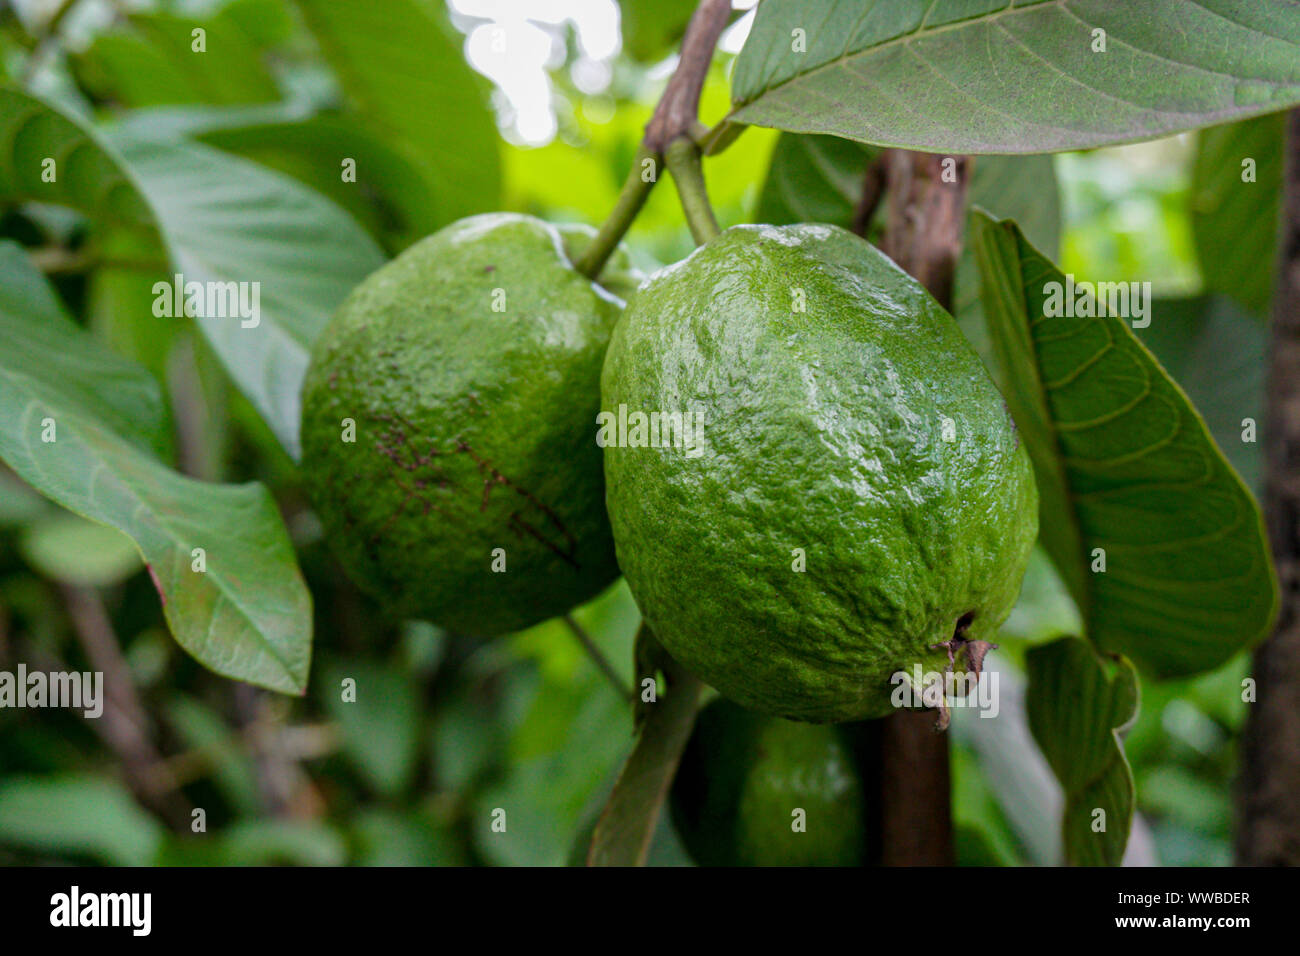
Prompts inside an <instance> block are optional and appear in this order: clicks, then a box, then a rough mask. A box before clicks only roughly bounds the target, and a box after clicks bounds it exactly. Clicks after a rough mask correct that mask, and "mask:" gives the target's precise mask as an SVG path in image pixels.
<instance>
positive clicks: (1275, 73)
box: [728, 0, 1300, 153]
mask: <svg viewBox="0 0 1300 956" xmlns="http://www.w3.org/2000/svg"><path fill="white" fill-rule="evenodd" d="M1098 29H1101V30H1104V31H1105V52H1094V46H1095V45H1096V43H1097V40H1096V39H1095V34H1094V31H1096V30H1098ZM732 99H733V103H734V108H733V111H732V113H731V114H730V116H729V117H728V119H729V121H730V122H732V123H747V124H751V125H757V126H773V127H776V128H777V129H785V130H790V131H793V132H801V133H832V134H834V135H836V136H844V137H847V138H849V139H855V140H858V141H859V142H864V143H879V144H882V145H886V146H905V147H908V148H910V149H923V150H927V151H933V152H961V153H1035V152H1054V151H1058V150H1071V149H1084V148H1088V147H1092V146H1100V145H1103V144H1110V143H1124V142H1133V141H1136V140H1141V139H1150V138H1154V137H1158V136H1165V135H1168V134H1170V133H1175V132H1178V131H1180V130H1187V129H1195V128H1197V127H1201V126H1211V125H1214V124H1216V123H1224V122H1227V121H1229V120H1233V119H1241V118H1245V117H1248V116H1254V115H1256V114H1260V113H1267V112H1272V111H1275V110H1279V109H1283V108H1285V107H1287V106H1290V105H1292V104H1295V103H1297V102H1300V8H1298V7H1296V6H1295V5H1294V4H1290V3H1282V2H1278V0H1257V2H1252V3H1244V2H1230V0H1145V2H1143V3H1115V2H1113V0H1022V2H1020V3H1016V4H1008V3H1006V2H1005V0H926V2H922V0H907V2H898V0H894V2H890V3H885V2H880V0H854V2H848V0H764V2H763V3H762V4H760V5H759V8H758V12H757V15H756V16H755V19H754V25H753V29H752V30H751V32H750V35H749V38H748V40H747V41H746V43H745V47H744V49H743V50H742V51H741V54H740V57H739V59H737V61H736V69H735V73H734V76H733V79H732Z"/></svg>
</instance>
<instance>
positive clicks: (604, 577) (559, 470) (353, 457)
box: [302, 214, 622, 636]
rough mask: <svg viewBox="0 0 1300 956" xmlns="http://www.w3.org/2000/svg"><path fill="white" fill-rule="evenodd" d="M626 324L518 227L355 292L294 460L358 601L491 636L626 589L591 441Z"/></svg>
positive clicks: (331, 336) (450, 246)
mask: <svg viewBox="0 0 1300 956" xmlns="http://www.w3.org/2000/svg"><path fill="white" fill-rule="evenodd" d="M569 238H570V242H572V241H574V239H575V238H577V239H578V240H579V241H580V240H581V236H578V235H577V234H575V233H573V232H572V230H570V231H569ZM621 308H622V301H621V300H620V299H619V298H617V297H616V296H614V295H612V294H611V293H609V292H608V291H606V290H605V289H604V288H603V287H601V286H600V285H597V284H596V283H594V282H592V281H591V280H589V279H587V278H586V277H584V276H582V275H580V274H579V273H578V272H576V271H575V270H574V268H573V266H572V265H571V264H570V261H569V258H568V256H567V255H566V253H565V249H564V237H563V236H562V234H561V232H560V231H558V230H557V229H556V228H555V227H553V226H550V225H548V224H546V223H543V222H541V221H540V220H537V219H533V218H530V217H527V216H520V215H513V214H491V215H483V216H474V217H471V218H468V219H464V220H461V221H459V222H456V223H454V224H452V225H450V226H448V227H446V228H445V229H443V230H441V231H439V232H438V233H436V234H434V235H432V236H430V237H428V238H426V239H424V240H422V241H421V242H419V243H417V244H416V245H414V246H412V247H411V248H410V249H408V250H406V251H405V252H404V253H402V254H401V255H400V256H398V257H397V258H396V259H394V260H393V261H392V262H390V263H388V264H387V265H385V266H383V267H382V268H380V269H379V270H378V271H376V272H375V273H374V274H373V275H371V276H370V277H368V278H367V279H366V280H365V281H363V282H362V283H361V284H360V285H359V286H358V287H357V288H356V289H355V290H354V291H353V292H352V294H351V295H350V296H349V297H348V299H347V300H346V301H345V302H344V303H343V305H342V306H341V307H340V309H339V311H338V314H337V315H336V316H335V317H334V319H333V320H332V321H331V323H330V324H329V326H328V328H327V329H326V330H325V331H324V332H323V333H322V335H321V336H320V338H319V340H318V341H317V342H316V345H315V347H314V349H313V352H312V359H311V365H310V367H309V369H308V372H307V376H306V380H305V382H304V385H303V397H302V447H303V473H304V475H305V476H306V483H307V489H308V493H309V495H310V498H311V500H312V502H313V504H314V505H315V507H316V510H317V512H318V513H319V515H320V517H321V520H322V522H323V524H324V526H325V530H326V533H327V536H328V538H329V540H330V542H331V544H332V545H333V547H334V549H335V551H336V552H337V554H338V555H339V558H340V559H341V561H342V563H343V565H344V567H345V568H346V570H347V571H348V572H349V574H350V575H351V576H352V577H353V578H354V579H355V580H356V581H357V583H358V584H360V585H361V586H362V587H363V588H364V589H365V590H367V591H368V592H370V593H371V594H373V595H375V596H376V597H378V598H379V599H380V600H381V601H383V603H384V605H385V606H386V607H387V608H388V609H389V610H391V611H392V612H393V613H394V614H397V615H404V616H413V617H423V618H427V619H429V620H431V621H433V622H434V623H436V624H439V625H441V626H443V627H447V628H450V629H453V630H457V631H461V632H465V633H470V634H475V635H479V636H491V635H495V634H501V633H505V632H508V631H513V630H518V629H520V628H524V627H527V626H529V625H531V624H535V623H537V622H539V621H542V620H545V619H547V618H549V617H553V616H555V615H557V614H560V613H563V612H565V611H567V610H569V609H570V608H572V607H574V606H575V605H577V604H580V603H581V602H583V601H585V600H587V599H588V598H591V597H592V596H594V595H595V594H596V593H598V592H599V591H600V590H601V589H602V588H604V587H605V586H606V585H607V584H609V583H610V582H611V581H613V580H614V578H615V577H616V576H617V573H618V569H617V566H616V565H615V562H614V553H613V542H612V540H611V537H610V530H609V524H608V519H607V517H606V514H605V507H604V482H603V477H602V473H601V460H600V449H599V447H598V446H597V445H596V442H595V437H594V436H595V420H596V413H597V411H598V410H599V401H600V399H599V379H600V369H601V362H602V360H603V357H604V352H605V347H606V344H607V343H608V341H609V335H610V331H611V330H612V328H613V326H614V323H615V321H616V320H617V318H618V315H619V313H620V311H621ZM349 422H350V423H351V426H350V427H349ZM348 438H352V439H353V440H351V441H349V440H347V439H348Z"/></svg>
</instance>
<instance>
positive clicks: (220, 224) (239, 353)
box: [110, 130, 384, 458]
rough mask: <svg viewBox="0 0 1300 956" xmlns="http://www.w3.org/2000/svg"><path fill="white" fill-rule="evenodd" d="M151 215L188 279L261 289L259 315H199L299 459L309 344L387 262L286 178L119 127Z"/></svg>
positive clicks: (328, 207)
mask: <svg viewBox="0 0 1300 956" xmlns="http://www.w3.org/2000/svg"><path fill="white" fill-rule="evenodd" d="M110 141H111V142H112V143H113V145H114V146H115V147H116V148H117V150H118V151H119V152H120V154H121V155H122V157H123V159H124V160H125V161H126V164H127V166H128V168H129V169H130V171H131V173H132V175H133V176H134V177H135V179H136V181H137V182H138V183H139V186H140V189H141V191H142V192H143V193H144V195H145V196H146V197H147V198H148V200H149V203H150V206H151V207H152V208H153V210H154V212H155V215H156V216H157V221H158V224H159V227H160V229H161V232H162V236H163V240H164V241H165V243H166V246H167V250H168V252H169V257H170V259H171V262H172V265H173V267H174V268H175V270H176V272H177V273H179V274H181V275H183V276H184V277H185V281H186V282H195V281H197V282H201V283H204V284H207V283H231V282H237V283H238V282H247V283H254V282H255V283H258V286H257V288H258V290H259V292H258V295H259V299H260V311H261V314H260V317H259V319H258V320H257V324H256V325H255V326H250V327H245V323H244V322H243V321H242V320H240V319H237V318H234V319H232V318H222V317H199V318H197V319H196V320H195V321H196V322H197V323H198V326H199V328H200V329H202V331H203V334H204V335H205V336H206V337H207V339H208V341H209V342H210V343H211V345H212V347H213V349H214V350H215V351H216V353H217V355H218V356H220V358H221V360H222V363H223V364H224V365H225V367H226V370H227V372H229V374H230V376H231V378H233V379H234V380H235V382H236V384H238V385H239V387H240V389H241V390H242V391H243V393H244V394H245V395H247V396H248V398H249V399H250V400H251V401H252V403H253V405H254V406H255V407H256V408H257V410H258V411H259V412H261V414H262V417H263V418H265V419H266V422H267V424H268V425H270V426H271V430H272V431H273V432H275V435H276V437H277V438H279V439H280V441H281V443H282V444H283V445H284V446H285V448H286V449H287V450H288V451H289V453H290V454H291V455H292V456H294V457H295V458H296V457H297V455H298V424H299V394H298V393H299V390H300V388H301V385H302V377H303V375H304V374H305V372H306V370H307V360H308V357H309V353H310V349H311V344H312V342H313V341H314V340H315V338H316V336H317V334H319V333H320V331H321V330H322V329H323V328H324V327H325V325H326V324H327V323H328V321H329V319H330V316H331V315H332V314H333V312H334V309H335V308H336V307H337V306H338V304H339V303H340V302H342V301H343V299H344V297H345V296H347V294H348V292H350V291H351V290H352V288H353V287H354V286H355V285H356V284H357V283H358V282H360V281H361V280H362V279H363V278H365V277H366V276H367V275H368V274H369V273H371V272H373V271H374V270H375V269H377V268H378V267H379V266H380V265H382V264H383V261H384V256H383V253H382V252H380V250H379V248H378V246H376V245H375V243H374V241H373V240H372V239H371V238H370V237H369V236H368V235H366V233H365V232H363V231H362V230H361V229H360V228H359V227H358V226H357V224H356V223H355V222H354V221H353V220H352V219H351V218H349V217H348V215H347V214H346V213H344V212H343V211H342V210H340V209H339V208H338V207H337V206H334V205H333V204H331V203H330V202H328V201H327V200H325V199H324V198H322V197H321V196H319V195H318V194H316V193H314V192H311V191H310V190H308V189H305V188H303V187H302V186H300V185H299V184H298V183H296V182H294V181H293V180H291V179H288V178H287V177H285V176H283V175H281V174H279V173H273V172H271V171H269V170H266V169H264V168H262V167H261V166H258V165H256V164H255V163H250V162H248V161H246V160H243V159H239V158H237V157H233V156H229V155H227V154H224V153H222V152H220V151H218V150H215V149H211V148H209V147H206V146H201V145H199V144H196V143H183V142H178V141H172V140H152V139H146V138H141V137H138V136H136V135H135V134H133V133H131V132H129V131H125V130H122V131H117V132H115V133H114V134H113V135H112V136H111V140H110Z"/></svg>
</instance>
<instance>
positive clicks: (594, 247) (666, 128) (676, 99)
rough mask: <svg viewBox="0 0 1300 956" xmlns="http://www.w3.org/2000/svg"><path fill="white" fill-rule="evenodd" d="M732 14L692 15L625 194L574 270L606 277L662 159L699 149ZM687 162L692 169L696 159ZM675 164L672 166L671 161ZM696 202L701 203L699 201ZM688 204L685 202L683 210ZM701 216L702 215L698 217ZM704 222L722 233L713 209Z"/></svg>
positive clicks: (705, 8)
mask: <svg viewBox="0 0 1300 956" xmlns="http://www.w3.org/2000/svg"><path fill="white" fill-rule="evenodd" d="M730 15H731V0H703V2H702V3H700V5H699V7H697V8H696V10H695V13H694V14H693V15H692V17H691V22H690V24H689V25H688V26H687V28H686V36H685V37H684V38H683V40H682V52H681V56H680V58H679V59H678V61H677V69H676V70H674V71H673V75H672V78H671V79H669V81H668V85H667V86H666V87H665V88H664V92H663V95H662V96H661V97H660V98H659V103H658V104H657V105H656V106H655V111H654V114H653V115H652V116H651V117H650V122H649V123H647V124H646V128H645V136H644V137H642V140H641V149H640V150H639V151H638V153H637V157H636V161H635V162H634V163H633V164H632V170H631V171H630V172H629V173H628V176H627V180H626V181H625V182H624V184H623V189H622V191H621V192H620V193H619V197H618V201H617V202H616V203H615V204H614V209H613V211H612V212H611V213H610V214H609V218H607V219H606V220H605V222H604V224H602V225H601V227H600V232H599V233H598V234H597V236H596V238H595V239H594V240H593V241H592V243H591V245H590V246H589V247H588V248H587V249H586V251H584V252H583V254H582V256H581V257H580V258H579V259H578V261H577V262H575V263H574V264H573V265H574V268H575V269H577V270H578V271H579V272H581V273H582V274H583V275H585V276H586V277H587V278H589V279H595V278H596V277H597V276H599V275H600V270H601V269H603V268H604V266H605V263H606V262H607V261H608V259H609V257H610V255H611V254H612V253H613V251H614V249H615V247H617V246H618V243H619V241H620V240H621V239H622V238H623V236H624V235H625V234H626V233H627V231H628V229H629V228H631V226H632V222H633V220H635V219H636V217H637V214H638V213H639V212H640V211H641V207H642V206H644V205H645V201H646V199H647V198H648V197H649V195H650V190H651V189H653V188H654V184H655V183H656V182H657V181H658V178H659V177H658V171H657V169H656V167H657V166H658V165H659V163H660V161H661V160H663V159H665V154H666V153H667V152H669V148H670V147H671V146H673V144H674V143H676V142H678V141H683V140H684V141H686V142H687V143H688V144H689V145H692V147H693V145H694V137H695V135H696V133H697V126H698V118H699V111H700V92H701V91H702V90H703V89H704V78H705V77H706V76H707V75H708V72H709V64H710V63H712V62H713V50H714V48H715V47H716V46H717V45H718V37H720V36H721V35H722V31H723V30H724V29H725V28H726V26H727V20H728V18H729V17H730ZM679 151H680V147H679ZM694 152H695V157H694V161H693V163H694V166H695V168H696V172H697V173H698V167H699V150H698V149H695V150H694ZM647 161H648V162H649V165H648V164H647ZM685 162H686V163H687V165H689V164H690V162H691V161H689V160H686V161H685ZM669 165H670V167H671V160H670V161H669ZM679 165H681V163H680V162H679ZM683 175H685V176H688V177H689V176H692V175H693V173H692V171H691V170H689V169H686V170H685V171H684V172H683ZM696 178H697V179H698V186H696V185H694V184H692V185H691V186H690V187H688V188H690V189H692V190H694V191H696V197H698V196H704V205H705V207H706V208H707V205H708V197H707V195H705V194H704V192H703V187H704V177H703V174H702V173H698V175H697V176H696ZM674 180H675V181H676V182H677V183H678V190H679V194H680V190H681V189H682V185H681V180H680V179H678V178H677V174H676V173H674ZM692 201H693V202H694V201H696V199H695V198H693V200H692ZM685 202H686V200H685V198H683V206H684V205H685ZM691 215H692V213H691V212H690V211H689V210H688V211H687V222H688V224H690V226H691V233H692V235H695V241H696V242H703V241H704V240H703V239H701V238H700V237H699V235H698V234H697V233H696V228H697V227H696V224H695V222H694V221H693V220H692V219H691ZM699 215H700V214H699V213H697V218H698V216H699ZM699 221H700V222H701V223H708V222H712V223H713V232H712V234H713V235H716V234H717V231H718V228H717V222H716V221H715V220H714V219H713V213H712V210H708V213H707V218H700V219H699Z"/></svg>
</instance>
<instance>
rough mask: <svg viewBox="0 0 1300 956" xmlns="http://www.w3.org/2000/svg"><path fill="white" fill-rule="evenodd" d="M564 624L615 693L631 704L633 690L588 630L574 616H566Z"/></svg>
mask: <svg viewBox="0 0 1300 956" xmlns="http://www.w3.org/2000/svg"><path fill="white" fill-rule="evenodd" d="M564 623H565V624H567V625H569V630H571V631H572V632H573V636H574V637H576V638H577V639H578V643H579V644H581V645H582V649H583V650H584V651H586V652H587V656H588V657H590V658H591V662H592V663H593V664H595V665H596V668H597V670H599V671H600V672H601V673H602V674H604V675H605V679H606V680H607V681H609V684H610V686H611V687H613V688H614V692H615V693H616V694H618V696H619V697H622V698H623V699H624V700H627V701H629V702H630V701H631V700H632V698H633V692H632V690H631V688H629V687H627V685H625V684H624V683H623V681H622V679H621V678H620V677H619V676H618V672H617V671H616V670H614V666H613V665H612V664H610V662H609V658H607V657H606V656H605V655H604V654H603V653H602V652H601V650H600V648H599V647H597V646H596V642H595V641H593V640H592V639H591V635H590V634H588V633H587V629H586V628H585V627H583V626H582V625H581V624H579V623H578V622H577V621H576V620H574V617H573V615H572V614H566V615H564Z"/></svg>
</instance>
